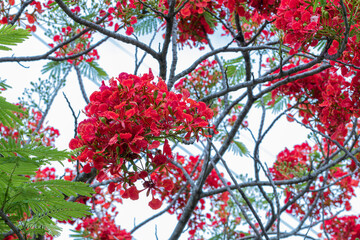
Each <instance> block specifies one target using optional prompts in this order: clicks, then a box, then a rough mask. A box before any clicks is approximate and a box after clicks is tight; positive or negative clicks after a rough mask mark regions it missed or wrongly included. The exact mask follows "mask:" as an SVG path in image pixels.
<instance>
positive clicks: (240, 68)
mask: <svg viewBox="0 0 360 240" xmlns="http://www.w3.org/2000/svg"><path fill="white" fill-rule="evenodd" d="M243 62H244V57H238V58H234V59H230V60H228V61H225V64H224V68H225V69H226V75H227V77H228V79H231V80H232V81H231V84H234V83H238V82H240V81H241V80H242V79H243V78H244V77H245V65H244V63H243Z"/></svg>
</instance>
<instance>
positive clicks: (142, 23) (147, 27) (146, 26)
mask: <svg viewBox="0 0 360 240" xmlns="http://www.w3.org/2000/svg"><path fill="white" fill-rule="evenodd" d="M159 23H160V20H159V19H158V18H156V17H153V16H146V17H143V18H140V19H138V22H137V23H136V24H135V25H134V32H135V33H136V34H139V35H140V36H141V35H147V34H150V33H152V32H154V30H156V29H157V27H158V25H159Z"/></svg>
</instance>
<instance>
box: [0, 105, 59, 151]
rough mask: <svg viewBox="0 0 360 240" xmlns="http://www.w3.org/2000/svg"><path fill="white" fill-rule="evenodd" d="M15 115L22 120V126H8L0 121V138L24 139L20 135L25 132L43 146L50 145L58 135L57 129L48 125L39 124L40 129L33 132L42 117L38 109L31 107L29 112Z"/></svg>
mask: <svg viewBox="0 0 360 240" xmlns="http://www.w3.org/2000/svg"><path fill="white" fill-rule="evenodd" d="M23 110H24V111H25V110H26V109H25V108H23ZM16 115H17V116H18V117H19V118H20V119H21V120H22V122H23V126H20V125H16V126H14V127H8V126H4V125H3V124H2V123H0V137H1V138H4V139H9V138H11V139H15V140H16V141H25V140H26V139H21V138H20V137H21V136H23V134H27V135H28V136H29V138H32V141H34V142H39V143H40V142H41V144H43V145H45V146H52V145H53V144H54V141H55V139H56V138H57V137H58V136H59V130H57V129H55V128H53V127H50V126H46V127H43V126H41V127H40V129H39V130H38V131H37V132H35V130H36V128H37V126H38V124H39V122H40V120H41V118H42V113H41V112H39V111H35V110H34V109H32V110H31V111H30V113H29V114H19V113H16Z"/></svg>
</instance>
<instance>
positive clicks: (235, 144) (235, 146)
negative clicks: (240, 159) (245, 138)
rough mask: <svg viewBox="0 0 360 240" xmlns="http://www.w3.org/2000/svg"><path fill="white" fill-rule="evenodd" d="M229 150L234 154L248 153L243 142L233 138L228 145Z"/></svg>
mask: <svg viewBox="0 0 360 240" xmlns="http://www.w3.org/2000/svg"><path fill="white" fill-rule="evenodd" d="M230 148H231V150H232V151H233V152H234V154H237V155H240V156H244V155H247V154H249V150H248V149H247V148H246V146H245V144H243V143H242V142H239V141H235V140H233V141H232V143H231V145H230Z"/></svg>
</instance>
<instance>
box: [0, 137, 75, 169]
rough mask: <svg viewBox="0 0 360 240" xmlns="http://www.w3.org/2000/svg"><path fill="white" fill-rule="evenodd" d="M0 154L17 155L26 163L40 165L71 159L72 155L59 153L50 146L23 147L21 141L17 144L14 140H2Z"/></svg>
mask: <svg viewBox="0 0 360 240" xmlns="http://www.w3.org/2000/svg"><path fill="white" fill-rule="evenodd" d="M0 154H2V156H4V157H11V156H15V155H16V154H17V155H19V156H21V157H22V158H23V159H25V160H26V161H32V162H38V163H48V162H49V161H62V160H65V159H66V158H69V157H70V153H69V152H67V151H65V150H62V151H59V150H57V149H55V148H52V147H50V146H49V147H46V146H38V145H37V144H35V143H33V144H27V145H25V146H23V145H21V142H20V141H19V142H16V141H15V140H14V139H8V140H5V139H0ZM0 161H1V158H0Z"/></svg>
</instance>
